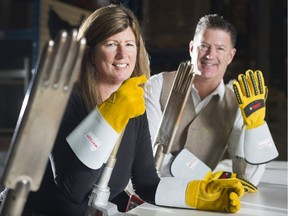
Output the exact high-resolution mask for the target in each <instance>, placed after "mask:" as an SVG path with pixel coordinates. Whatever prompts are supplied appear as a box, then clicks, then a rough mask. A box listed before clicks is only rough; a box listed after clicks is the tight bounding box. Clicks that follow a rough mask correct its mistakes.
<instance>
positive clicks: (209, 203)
mask: <svg viewBox="0 0 288 216" xmlns="http://www.w3.org/2000/svg"><path fill="white" fill-rule="evenodd" d="M255 77H256V78H255ZM145 82H146V77H145V76H140V77H134V78H130V79H128V80H126V81H125V82H124V83H123V84H122V85H121V86H120V88H119V89H118V90H117V91H116V92H114V93H113V94H112V95H111V96H110V97H109V98H108V99H107V100H106V101H104V102H103V103H102V104H101V105H99V106H98V110H99V111H100V113H101V115H102V116H103V117H104V119H105V120H106V121H107V122H108V123H109V124H110V126H111V127H113V128H114V130H115V131H117V132H118V133H120V132H121V131H122V130H123V129H124V128H125V126H126V124H127V123H128V121H129V119H130V118H134V117H137V116H139V115H141V114H143V113H144V112H145V102H144V97H143V94H144V91H143V89H142V88H141V87H140V85H141V84H143V83H145ZM233 87H234V92H235V95H236V98H237V101H238V104H239V107H240V109H241V111H242V115H243V118H244V122H245V124H246V127H247V129H251V128H255V127H258V126H259V125H262V124H264V117H265V101H266V98H267V87H266V86H265V85H264V79H263V75H262V73H261V71H255V72H253V71H251V70H249V71H247V72H246V76H245V75H243V74H242V75H239V82H234V83H233ZM224 177H225V178H224ZM245 191H246V192H256V191H257V188H256V187H255V186H253V185H252V184H250V183H249V182H247V181H245V180H241V179H239V178H237V176H236V174H234V173H228V172H217V173H214V174H212V173H208V174H207V176H206V177H205V178H204V179H203V180H195V181H191V182H189V184H188V185H187V190H186V203H187V205H188V206H190V207H192V208H195V209H202V210H211V211H224V212H233V213H235V212H237V211H238V210H239V209H240V198H241V197H242V196H243V194H244V192H245Z"/></svg>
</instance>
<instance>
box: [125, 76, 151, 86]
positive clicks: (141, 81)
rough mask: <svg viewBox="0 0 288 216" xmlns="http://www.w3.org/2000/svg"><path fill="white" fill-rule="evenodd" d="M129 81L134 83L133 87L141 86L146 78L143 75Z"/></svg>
mask: <svg viewBox="0 0 288 216" xmlns="http://www.w3.org/2000/svg"><path fill="white" fill-rule="evenodd" d="M129 80H131V81H132V82H134V84H135V85H137V86H139V85H141V84H144V83H145V82H146V81H147V77H146V76H145V75H141V76H138V77H132V78H130V79H129Z"/></svg>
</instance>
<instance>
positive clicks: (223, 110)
mask: <svg viewBox="0 0 288 216" xmlns="http://www.w3.org/2000/svg"><path fill="white" fill-rule="evenodd" d="M175 75H176V73H175V72H164V73H163V87H162V92H161V97H160V104H161V108H162V111H163V110H164V108H165V104H166V102H167V99H168V96H169V92H170V90H171V87H172V84H173V81H174V77H175ZM237 109H238V104H237V102H236V100H235V96H234V92H233V91H232V90H231V89H229V88H228V87H227V86H225V94H224V97H223V100H220V97H219V95H215V96H213V97H212V99H211V101H210V102H209V103H208V104H207V106H206V107H205V108H204V109H203V110H202V111H201V112H200V113H199V114H198V115H197V116H196V113H195V109H194V104H193V100H192V97H188V100H187V104H186V106H185V108H184V112H183V115H182V118H181V121H180V122H181V123H180V126H179V129H178V132H177V134H176V136H175V140H174V142H173V146H172V149H171V153H172V154H173V155H176V154H177V153H178V152H179V151H180V150H181V149H183V148H184V147H185V148H186V149H188V150H189V151H190V152H192V153H193V154H194V155H196V156H197V157H198V158H199V159H200V160H201V161H203V162H204V163H205V164H206V165H208V166H209V167H210V168H211V169H212V170H213V169H214V168H215V167H216V165H217V164H218V163H219V161H220V160H221V159H222V157H223V155H224V153H225V151H226V149H227V145H226V144H227V139H228V136H229V134H230V133H231V130H232V128H233V123H234V121H235V118H236V113H237Z"/></svg>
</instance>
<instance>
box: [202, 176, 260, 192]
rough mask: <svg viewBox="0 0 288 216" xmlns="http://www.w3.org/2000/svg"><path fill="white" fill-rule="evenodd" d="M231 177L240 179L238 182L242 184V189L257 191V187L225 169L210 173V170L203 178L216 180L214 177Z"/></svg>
mask: <svg viewBox="0 0 288 216" xmlns="http://www.w3.org/2000/svg"><path fill="white" fill-rule="evenodd" d="M231 178H236V179H238V180H239V181H240V183H241V184H242V185H243V188H244V191H245V192H248V193H255V192H257V191H258V188H257V187H256V186H255V185H253V184H252V183H250V182H249V181H247V180H245V179H243V178H239V177H237V174H236V173H232V172H227V171H222V170H221V171H218V172H215V173H212V172H211V171H210V172H208V173H207V174H206V176H205V178H204V179H205V180H207V181H211V180H216V179H231Z"/></svg>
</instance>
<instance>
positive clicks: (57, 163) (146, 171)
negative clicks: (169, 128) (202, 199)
mask: <svg viewBox="0 0 288 216" xmlns="http://www.w3.org/2000/svg"><path fill="white" fill-rule="evenodd" d="M83 36H85V37H86V40H87V49H86V52H85V54H84V57H83V62H82V68H81V71H80V73H79V77H78V80H77V82H76V85H75V90H74V92H73V93H72V96H71V98H70V100H69V102H68V105H67V109H66V112H65V115H64V117H63V121H62V124H61V127H60V130H59V133H58V136H57V139H56V142H55V145H54V149H53V151H52V153H51V155H50V164H49V165H48V167H47V170H46V173H45V176H44V179H43V181H42V185H41V188H40V190H39V191H38V192H35V193H34V192H31V193H30V194H29V198H28V200H27V205H26V209H33V210H37V211H38V212H41V213H44V214H46V215H53V216H55V215H62V216H63V215H69V216H73V215H77V216H79V215H84V212H85V209H86V208H87V200H88V196H89V194H90V193H91V189H92V187H93V185H94V184H95V183H96V182H97V180H98V178H99V176H100V175H101V171H102V168H100V169H90V168H89V167H87V166H86V165H85V164H83V163H82V162H81V161H80V160H79V159H78V157H77V156H76V155H75V153H74V152H73V150H72V149H71V147H70V146H69V144H68V143H67V141H66V137H67V136H68V135H69V134H70V133H71V132H72V131H73V129H74V128H76V126H77V125H78V124H79V123H80V122H81V121H82V120H83V119H84V118H85V117H86V116H87V115H88V113H90V112H91V111H92V110H94V109H95V107H96V106H98V105H100V104H102V102H103V101H105V100H106V99H108V98H109V96H110V95H111V94H112V93H113V92H115V91H116V90H117V89H118V88H119V86H120V85H121V84H122V83H123V82H124V81H125V80H127V79H128V78H130V77H138V76H140V75H145V76H146V77H149V59H148V55H147V53H146V50H145V47H144V43H143V39H142V36H141V34H140V28H139V24H138V22H137V19H136V18H135V17H134V15H133V14H132V13H131V11H130V10H128V9H126V8H124V7H122V6H108V7H103V8H100V9H98V10H96V11H95V12H94V13H93V14H92V15H91V16H89V17H88V19H87V20H86V21H85V22H84V23H83V25H82V26H81V28H80V29H79V37H83ZM140 79H143V78H140ZM135 88H136V87H135ZM138 88H141V87H138ZM141 90H142V88H141ZM132 91H133V90H132ZM137 91H139V89H138V90H137ZM142 94H143V92H142ZM131 96H133V92H131V91H129V97H131ZM141 98H143V97H141ZM133 104H134V105H133ZM129 106H130V107H131V106H134V107H135V106H136V108H137V107H139V106H140V107H141V106H142V110H141V111H140V112H141V113H143V112H144V99H143V101H138V102H137V103H136V104H135V103H132V104H131V105H129ZM106 108H107V107H106ZM132 108H133V107H132ZM118 109H119V107H118ZM133 110H134V109H133ZM133 110H131V111H132V112H133ZM124 111H125V110H124ZM129 113H130V112H129ZM102 114H103V113H102ZM119 115H120V116H123V114H121V113H120V114H119V113H118V114H117V116H119ZM107 116H108V117H109V114H107ZM119 132H120V131H119ZM117 161H119V162H118V163H116V166H115V168H114V170H113V174H112V176H111V180H110V182H109V187H110V192H111V195H110V200H112V202H113V199H114V198H115V197H116V196H117V195H118V194H120V193H121V192H122V191H123V190H124V189H125V187H126V185H127V182H128V181H129V179H130V177H132V178H133V182H134V183H135V184H136V185H137V190H136V192H137V193H138V194H139V195H141V197H142V198H143V199H145V200H146V201H151V202H154V196H155V190H156V187H157V184H158V182H159V178H158V176H157V174H156V172H155V168H154V165H153V155H152V149H151V141H150V134H149V131H148V123H147V118H146V114H143V115H141V116H139V117H138V118H134V119H131V121H129V123H128V125H127V126H126V130H125V134H124V136H123V139H122V143H121V146H120V149H119V151H118V154H117ZM132 165H133V166H132ZM119 176H120V178H119ZM115 202H117V201H115ZM117 204H118V203H117ZM119 205H120V204H119Z"/></svg>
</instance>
